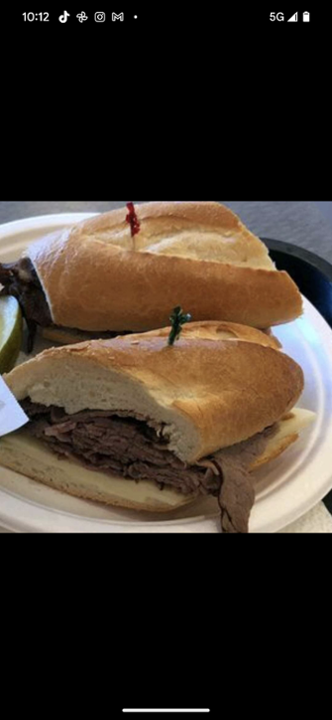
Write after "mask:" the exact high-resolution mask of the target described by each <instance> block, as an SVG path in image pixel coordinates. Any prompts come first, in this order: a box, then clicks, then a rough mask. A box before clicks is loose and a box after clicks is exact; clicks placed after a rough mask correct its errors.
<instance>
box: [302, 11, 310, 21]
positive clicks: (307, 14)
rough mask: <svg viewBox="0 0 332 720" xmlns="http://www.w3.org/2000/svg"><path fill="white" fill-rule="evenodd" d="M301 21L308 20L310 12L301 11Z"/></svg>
mask: <svg viewBox="0 0 332 720" xmlns="http://www.w3.org/2000/svg"><path fill="white" fill-rule="evenodd" d="M303 22H310V13H308V12H304V13H303Z"/></svg>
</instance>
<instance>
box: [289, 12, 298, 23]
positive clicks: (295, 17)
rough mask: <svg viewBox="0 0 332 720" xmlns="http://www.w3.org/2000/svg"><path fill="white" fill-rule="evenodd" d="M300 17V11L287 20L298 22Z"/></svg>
mask: <svg viewBox="0 0 332 720" xmlns="http://www.w3.org/2000/svg"><path fill="white" fill-rule="evenodd" d="M298 19H299V13H298V12H297V13H294V15H292V17H290V18H289V20H287V22H298Z"/></svg>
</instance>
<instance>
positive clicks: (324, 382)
mask: <svg viewBox="0 0 332 720" xmlns="http://www.w3.org/2000/svg"><path fill="white" fill-rule="evenodd" d="M87 217H92V214H91V213H87V214H83V213H70V214H64V215H47V216H43V217H35V218H29V219H27V220H18V221H17V222H13V223H8V224H6V225H2V226H0V260H1V261H2V262H6V261H11V260H15V259H16V258H18V257H19V256H20V254H21V252H22V251H23V249H24V248H25V247H26V245H27V244H28V243H29V242H31V241H32V240H34V239H36V238H38V237H40V236H42V235H44V234H45V233H47V232H52V231H53V230H54V229H55V228H57V227H64V226H65V225H72V224H74V223H75V222H78V221H79V220H83V219H84V218H87ZM304 307H305V313H304V316H303V317H302V318H300V319H299V320H296V321H295V322H292V323H290V324H288V325H284V326H281V327H279V328H277V329H276V330H274V333H275V335H277V337H278V338H279V339H280V340H281V342H282V344H283V347H284V350H285V352H287V353H288V354H289V355H291V356H292V357H293V358H294V359H295V360H297V362H299V363H300V365H301V366H302V368H303V370H304V374H305V381H306V382H305V391H304V393H303V395H302V397H301V401H300V403H299V405H300V407H303V408H307V409H308V410H313V411H314V412H316V413H317V422H316V423H315V424H314V425H312V426H310V427H309V428H307V429H306V430H305V431H304V432H303V433H302V435H301V438H300V440H298V442H297V443H295V444H294V445H293V446H292V447H291V448H290V449H289V450H288V451H287V452H286V453H284V455H282V456H281V457H280V458H278V459H277V460H275V461H274V462H273V463H271V464H270V465H268V466H266V467H264V468H262V469H261V470H260V471H258V472H256V473H255V478H256V503H255V506H254V508H253V510H252V513H251V519H250V531H251V532H275V531H277V530H280V529H282V528H284V527H285V526H287V525H288V524H289V523H291V522H293V521H294V520H296V519H297V518H299V517H300V516H301V515H303V514H304V513H305V512H307V511H308V510H310V508H312V507H313V506H314V505H316V503H318V502H319V500H321V499H322V498H323V497H324V496H325V495H326V493H327V492H328V491H329V490H330V489H331V488H332V462H331V460H332V443H331V439H332V331H331V329H330V328H329V326H328V325H327V323H326V322H325V320H323V318H322V317H321V316H320V315H319V313H318V312H317V310H316V309H315V308H314V307H313V306H312V305H311V303H309V302H308V301H307V300H304ZM44 347H47V343H45V342H44V343H43V344H41V343H40V344H39V346H38V347H37V348H36V349H37V350H38V351H39V350H40V349H43V348H44ZM24 359H25V358H24V356H23V355H22V356H21V358H20V360H24ZM0 441H1V440H0ZM0 525H3V526H4V527H6V528H8V529H11V530H15V531H18V532H20V531H35V532H36V531H37V532H38V531H39V532H45V531H48V532H193V531H194V532H219V529H220V525H219V512H218V507H217V505H216V501H215V500H214V499H213V498H207V499H203V500H201V501H197V502H196V503H194V504H193V505H191V506H189V507H187V508H186V509H182V510H178V511H173V512H172V513H169V514H168V515H167V519H165V517H163V519H161V517H160V515H154V514H152V513H139V514H138V513H135V512H134V511H129V510H121V509H115V508H107V507H104V506H103V505H99V504H97V503H92V502H88V501H85V500H79V499H77V498H73V497H70V496H69V495H65V494H62V493H59V492H57V491H56V490H52V489H51V488H48V487H46V486H44V485H41V484H39V483H37V482H35V481H33V480H29V479H28V478H26V477H24V476H22V475H19V474H17V473H15V472H12V471H11V470H7V469H6V468H0Z"/></svg>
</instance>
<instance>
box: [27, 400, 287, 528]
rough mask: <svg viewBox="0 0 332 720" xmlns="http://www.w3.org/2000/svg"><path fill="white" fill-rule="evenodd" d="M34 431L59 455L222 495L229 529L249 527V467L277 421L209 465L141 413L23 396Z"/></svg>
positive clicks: (251, 500)
mask: <svg viewBox="0 0 332 720" xmlns="http://www.w3.org/2000/svg"><path fill="white" fill-rule="evenodd" d="M22 407H23V409H24V411H25V412H26V413H27V415H28V416H29V418H30V423H29V425H28V428H29V431H30V432H31V434H32V435H34V436H35V437H37V438H39V439H41V440H42V441H43V442H44V443H46V444H47V446H48V447H49V448H50V449H51V450H53V451H54V452H55V453H56V454H57V455H59V456H66V457H69V458H70V457H74V458H76V459H78V460H80V461H81V462H82V463H83V464H84V465H85V466H86V467H88V468H89V469H97V468H98V469H101V470H103V471H106V472H107V471H109V472H113V473H116V474H118V475H121V476H122V477H124V478H127V479H128V480H135V481H136V482H139V481H140V480H150V481H151V482H156V483H157V484H158V485H159V487H160V489H163V487H164V486H165V485H167V486H171V487H173V488H175V489H176V490H178V491H179V492H181V493H184V494H186V495H187V494H190V493H194V494H196V495H197V494H202V495H207V494H211V495H214V496H215V497H218V502H219V506H220V509H221V521H222V529H223V531H224V532H241V533H243V532H247V531H248V521H249V514H250V511H251V508H252V506H253V503H254V499H255V493H254V488H253V485H252V482H251V480H250V475H249V472H248V467H249V466H250V465H251V463H252V461H253V459H254V458H255V457H257V456H258V455H259V454H260V453H261V452H262V451H263V450H264V447H265V444H266V442H267V439H268V437H270V436H271V435H272V434H273V433H274V431H275V428H274V426H273V427H272V428H268V429H267V430H265V431H264V432H263V433H258V434H257V435H255V436H254V437H253V438H250V440H247V441H245V442H242V443H239V444H237V445H234V446H233V447H230V448H225V449H223V450H220V451H219V452H216V453H214V454H213V455H211V456H210V457H209V458H205V459H204V460H205V461H207V462H206V465H207V466H206V467H202V466H201V465H186V464H185V463H183V462H182V461H181V460H179V458H177V457H176V456H175V455H174V454H173V453H172V452H170V451H169V450H168V438H167V436H166V435H165V433H166V426H165V425H164V424H163V423H159V424H158V423H150V424H148V423H147V421H146V419H144V418H143V417H142V416H138V417H137V415H136V416H135V417H134V416H133V417H128V413H123V412H120V411H119V412H117V413H115V411H114V410H113V411H105V410H85V411H83V412H79V413H76V414H73V415H68V414H66V413H65V411H64V409H63V408H58V407H55V406H51V407H46V406H44V405H40V404H37V403H32V402H31V401H30V400H29V399H26V400H24V401H23V402H22Z"/></svg>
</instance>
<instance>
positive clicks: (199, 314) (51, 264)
mask: <svg viewBox="0 0 332 720" xmlns="http://www.w3.org/2000/svg"><path fill="white" fill-rule="evenodd" d="M136 213H137V218H138V221H139V223H140V230H139V232H138V234H137V235H135V237H134V239H133V238H132V237H131V233H130V227H129V225H128V222H126V216H127V210H126V208H120V209H118V210H114V211H112V212H109V213H105V214H102V215H99V216H97V217H94V218H92V219H89V220H86V221H84V222H82V223H79V224H77V225H75V226H74V227H70V228H66V229H64V230H61V231H58V232H55V233H53V234H51V235H48V236H47V237H45V238H43V239H42V240H38V241H37V242H35V243H32V244H31V245H30V246H29V247H28V248H27V250H26V253H25V255H24V257H22V258H21V259H20V260H18V261H17V262H15V263H10V264H2V265H0V282H1V283H2V284H3V285H4V289H3V293H7V294H8V293H9V294H13V295H15V297H17V298H18V299H19V301H20V303H21V307H22V310H23V313H24V316H25V318H26V320H27V322H28V326H29V328H30V330H31V331H33V329H34V328H35V327H39V328H43V331H42V332H43V335H44V337H46V338H49V339H52V340H56V341H60V342H61V343H65V342H68V341H69V342H76V341H78V340H80V339H83V338H84V335H82V333H84V332H88V333H89V335H90V337H91V334H93V333H97V336H99V337H101V334H102V333H106V335H107V334H108V335H110V334H112V333H113V334H115V335H117V334H120V333H123V334H124V333H128V332H143V331H146V330H152V329H154V328H160V327H164V326H166V325H167V324H168V321H169V311H170V308H172V307H175V306H177V305H181V306H182V307H183V308H184V309H185V310H187V311H188V312H190V313H191V314H192V317H193V318H194V319H195V320H196V321H200V320H227V321H231V322H237V323H241V324H245V325H249V326H252V327H257V328H260V329H264V328H268V327H270V326H273V325H278V324H280V323H285V322H289V321H290V320H293V319H294V318H296V317H298V316H299V315H300V314H301V313H302V299H301V295H300V293H299V291H298V289H297V287H296V285H295V283H294V282H293V280H292V279H291V278H290V276H289V275H288V274H287V273H286V272H284V271H282V272H279V271H278V270H277V269H276V267H275V265H274V263H273V262H272V260H271V258H270V257H269V254H268V250H267V248H266V247H265V245H264V244H263V243H262V242H261V240H259V238H257V237H256V236H255V235H253V233H251V232H250V231H249V230H248V229H247V228H246V227H245V226H244V225H243V223H242V222H241V221H240V219H239V218H238V217H237V216H236V215H234V213H233V212H231V210H229V209H228V208H227V207H224V206H223V205H221V204H219V203H215V202H198V203H197V202H196V203H195V202H158V203H143V204H141V205H137V206H136Z"/></svg>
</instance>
